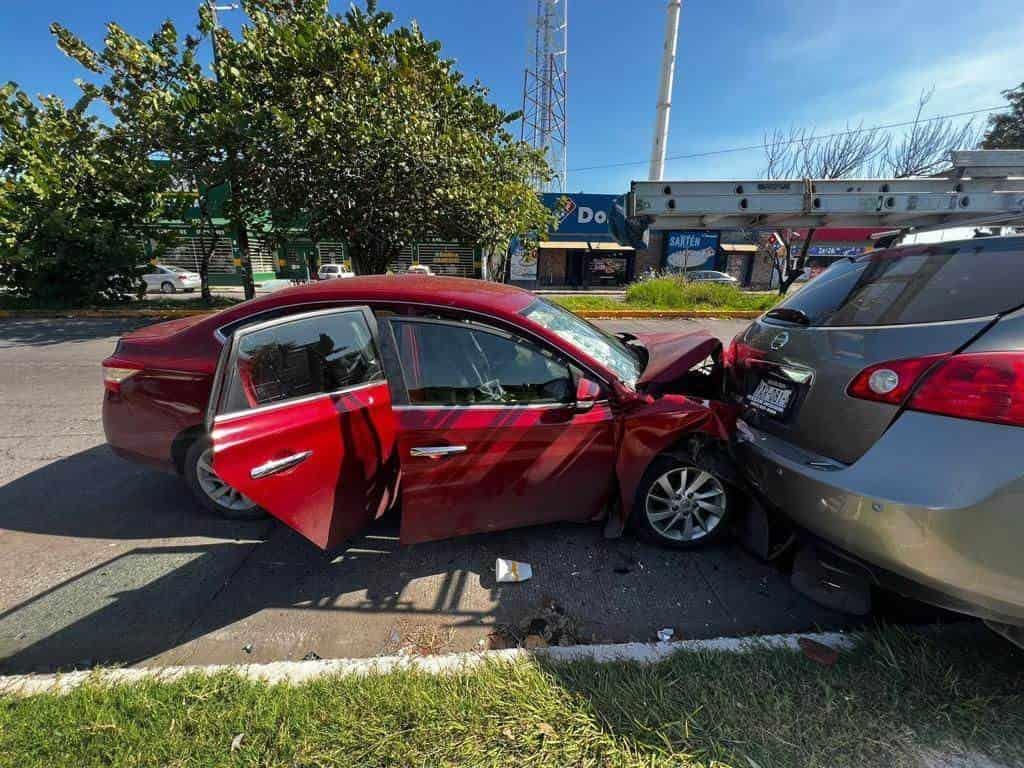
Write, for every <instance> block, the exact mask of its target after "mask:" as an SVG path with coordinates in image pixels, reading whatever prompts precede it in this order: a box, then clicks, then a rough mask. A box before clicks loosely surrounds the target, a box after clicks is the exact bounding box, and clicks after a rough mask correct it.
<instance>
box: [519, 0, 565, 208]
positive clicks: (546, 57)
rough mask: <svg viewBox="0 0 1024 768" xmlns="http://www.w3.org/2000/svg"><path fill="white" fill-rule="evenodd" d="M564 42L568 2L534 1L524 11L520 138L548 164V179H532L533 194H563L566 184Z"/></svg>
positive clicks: (531, 0)
mask: <svg viewBox="0 0 1024 768" xmlns="http://www.w3.org/2000/svg"><path fill="white" fill-rule="evenodd" d="M530 2H531V4H532V2H533V0H530ZM568 43H569V12H568V0H536V8H535V9H532V8H531V12H530V41H529V44H528V45H527V54H526V72H525V74H524V76H523V121H522V134H521V136H522V139H523V141H526V142H528V143H529V144H530V145H531V146H533V147H536V148H537V149H540V150H543V152H544V155H545V156H546V157H547V159H548V164H549V165H550V166H551V171H552V173H553V178H552V179H551V181H550V182H549V183H547V184H545V183H544V181H543V179H539V178H538V179H534V186H535V187H536V188H537V191H538V192H564V191H565V190H566V189H567V187H568V180H567V166H566V163H567V159H568V147H569V136H568V132H567V130H566V128H567V120H566V117H567V115H566V94H567V92H568V73H567V71H566V54H567V51H568Z"/></svg>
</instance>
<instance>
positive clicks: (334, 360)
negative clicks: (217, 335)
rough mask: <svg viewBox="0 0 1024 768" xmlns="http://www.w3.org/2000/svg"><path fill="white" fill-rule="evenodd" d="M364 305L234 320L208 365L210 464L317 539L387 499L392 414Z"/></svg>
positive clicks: (337, 537)
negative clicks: (213, 388) (253, 321)
mask: <svg viewBox="0 0 1024 768" xmlns="http://www.w3.org/2000/svg"><path fill="white" fill-rule="evenodd" d="M375 327H376V326H375V323H374V320H373V316H372V314H371V313H370V311H369V309H367V308H365V307H356V308H346V309H334V310H326V311H322V312H314V313H309V314H305V315H300V316H289V317H286V318H282V319H278V320H273V321H270V322H268V323H263V324H259V325H256V326H252V327H250V328H242V329H239V330H238V331H237V332H236V334H235V337H234V338H233V339H232V341H231V343H230V345H229V347H228V349H227V351H226V352H225V359H224V360H223V361H222V363H221V366H220V368H219V370H218V383H217V392H218V393H219V394H218V395H215V402H216V403H217V405H216V406H215V411H216V414H215V416H214V417H213V423H212V430H211V434H212V438H213V448H214V457H213V467H214V471H215V472H217V474H218V475H219V476H220V477H221V478H222V479H223V480H224V481H225V482H227V483H228V484H229V485H231V486H232V487H234V488H235V489H237V490H239V491H241V492H242V493H244V494H245V495H246V496H248V497H249V498H251V499H252V500H253V501H255V502H256V503H258V504H259V505H260V506H262V507H263V508H264V509H266V510H267V511H268V512H269V513H270V514H272V515H274V516H275V517H278V518H279V519H281V520H282V521H283V522H285V523H287V524H288V525H290V526H291V527H292V528H294V529H295V530H297V531H298V532H299V533H301V534H302V535H304V536H306V537H307V538H308V539H310V540H311V541H313V542H314V543H316V544H317V545H319V546H321V547H323V548H325V549H327V548H331V547H334V546H336V545H337V544H339V543H341V542H342V541H343V540H344V539H346V538H348V537H349V536H351V535H352V534H354V533H356V532H358V531H359V530H360V529H361V528H362V527H363V526H364V525H365V524H366V523H367V522H369V521H370V520H372V519H373V518H374V517H375V516H377V515H379V514H380V513H381V512H383V511H384V510H385V509H386V508H387V507H388V506H390V505H391V504H392V503H393V502H394V492H395V491H394V488H395V485H396V481H397V477H398V455H397V453H396V423H395V417H394V414H393V413H392V409H391V396H390V393H389V389H388V384H387V381H386V380H385V378H384V374H383V369H382V366H381V362H380V355H379V354H378V352H377V344H376V340H375Z"/></svg>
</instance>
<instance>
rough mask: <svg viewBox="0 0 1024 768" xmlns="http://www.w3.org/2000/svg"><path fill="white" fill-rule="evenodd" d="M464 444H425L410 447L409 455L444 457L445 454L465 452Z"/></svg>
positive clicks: (425, 457) (431, 457)
mask: <svg viewBox="0 0 1024 768" xmlns="http://www.w3.org/2000/svg"><path fill="white" fill-rule="evenodd" d="M465 452H466V446H464V445H424V446H420V447H419V448H410V449H409V455H410V456H415V457H417V458H423V459H435V460H436V459H443V458H444V457H445V456H452V455H454V454H456V453H465Z"/></svg>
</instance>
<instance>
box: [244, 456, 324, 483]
mask: <svg viewBox="0 0 1024 768" xmlns="http://www.w3.org/2000/svg"><path fill="white" fill-rule="evenodd" d="M312 455H313V452H312V451H303V452H302V453H295V454H292V455H291V456H285V457H284V458H283V459H274V460H273V461H268V462H267V463H266V464H260V465H259V466H258V467H253V468H252V470H251V471H250V472H249V477H251V478H252V479H253V480H259V479H261V478H264V477H270V476H271V475H276V474H277V473H278V472H284V471H285V470H286V469H291V468H292V467H294V466H297V465H299V464H301V463H302V462H304V461H305V460H306V459H308V458H309V457H310V456H312Z"/></svg>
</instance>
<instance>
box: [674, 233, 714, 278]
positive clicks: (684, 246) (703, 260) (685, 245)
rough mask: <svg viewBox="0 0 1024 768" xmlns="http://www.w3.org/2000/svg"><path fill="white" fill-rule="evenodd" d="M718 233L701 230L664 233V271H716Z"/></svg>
mask: <svg viewBox="0 0 1024 768" xmlns="http://www.w3.org/2000/svg"><path fill="white" fill-rule="evenodd" d="M720 237H721V233H720V232H709V231H707V230H703V229H694V230H673V231H669V232H666V233H665V262H664V266H665V269H667V270H669V271H682V270H690V269H716V268H717V267H718V242H719V239H720Z"/></svg>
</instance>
